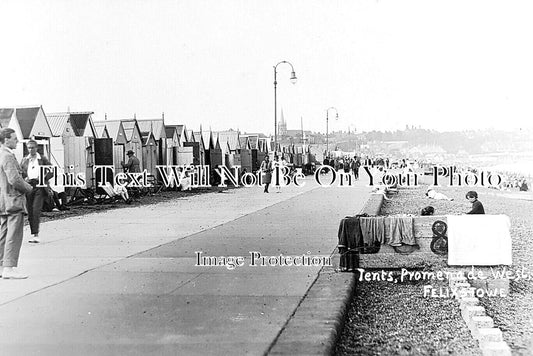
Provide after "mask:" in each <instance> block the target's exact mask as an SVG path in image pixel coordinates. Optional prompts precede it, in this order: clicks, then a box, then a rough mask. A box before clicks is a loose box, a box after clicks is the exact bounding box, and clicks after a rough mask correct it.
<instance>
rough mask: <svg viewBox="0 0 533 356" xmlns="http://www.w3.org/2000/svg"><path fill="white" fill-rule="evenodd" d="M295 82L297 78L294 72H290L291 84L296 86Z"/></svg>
mask: <svg viewBox="0 0 533 356" xmlns="http://www.w3.org/2000/svg"><path fill="white" fill-rule="evenodd" d="M297 80H298V78H296V72H294V71H292V72H291V83H292V84H296V81H297Z"/></svg>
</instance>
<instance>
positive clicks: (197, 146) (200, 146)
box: [180, 132, 206, 166]
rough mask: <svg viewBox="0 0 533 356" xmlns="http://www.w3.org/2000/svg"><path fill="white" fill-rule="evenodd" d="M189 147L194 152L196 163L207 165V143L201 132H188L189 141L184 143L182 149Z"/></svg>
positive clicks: (193, 157)
mask: <svg viewBox="0 0 533 356" xmlns="http://www.w3.org/2000/svg"><path fill="white" fill-rule="evenodd" d="M185 148H187V149H189V150H191V153H192V159H193V163H192V164H194V165H201V166H203V165H205V164H206V163H205V144H204V139H203V137H202V135H201V134H200V132H194V133H192V134H188V141H187V142H184V143H183V147H180V149H185Z"/></svg>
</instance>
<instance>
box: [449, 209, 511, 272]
mask: <svg viewBox="0 0 533 356" xmlns="http://www.w3.org/2000/svg"><path fill="white" fill-rule="evenodd" d="M447 223H448V233H447V235H448V265H450V266H494V265H511V264H512V258H513V256H512V255H513V254H512V242H511V234H510V232H509V228H510V227H511V222H510V219H509V217H508V216H507V215H484V214H483V215H481V214H480V215H458V216H457V215H449V216H447Z"/></svg>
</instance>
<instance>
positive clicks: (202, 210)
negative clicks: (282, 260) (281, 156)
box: [0, 178, 369, 356]
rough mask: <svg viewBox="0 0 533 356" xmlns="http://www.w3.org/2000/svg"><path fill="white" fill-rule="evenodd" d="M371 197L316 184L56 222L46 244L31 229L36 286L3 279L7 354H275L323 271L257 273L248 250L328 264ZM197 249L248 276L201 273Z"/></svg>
mask: <svg viewBox="0 0 533 356" xmlns="http://www.w3.org/2000/svg"><path fill="white" fill-rule="evenodd" d="M368 193H369V188H367V187H365V186H364V184H363V183H361V182H357V183H356V186H354V187H350V188H338V187H330V188H324V187H318V186H317V185H316V183H315V182H314V180H313V179H311V178H307V179H306V186H305V187H301V188H299V187H295V186H294V185H292V186H289V187H284V188H283V189H282V192H281V193H279V194H276V193H275V189H274V188H272V189H271V193H270V194H264V193H262V189H261V188H259V187H254V188H240V189H232V190H228V191H225V192H223V193H209V194H203V195H195V196H191V197H187V198H183V199H176V200H173V201H169V202H163V203H159V204H154V205H148V206H140V207H131V208H123V209H117V210H111V211H107V212H102V213H95V214H90V215H85V216H80V217H75V218H68V219H64V220H58V221H51V222H46V223H44V224H42V227H41V235H42V240H43V241H44V243H41V244H38V245H32V244H28V243H27V239H28V236H29V231H27V230H25V241H24V245H23V247H22V253H21V258H20V265H19V267H20V270H21V271H22V272H25V273H28V274H29V275H30V278H29V279H27V280H1V279H0V354H1V355H4V354H5V355H12V356H16V355H59V354H62V355H224V354H231V355H262V354H265V353H266V352H267V351H268V350H269V348H270V346H271V345H272V343H273V342H274V341H275V340H276V337H277V335H278V334H279V333H280V331H281V330H282V329H283V327H284V325H285V324H286V323H287V322H288V320H289V319H290V318H291V315H292V314H293V313H294V311H295V310H296V308H297V306H298V304H299V302H300V301H301V300H302V298H303V297H304V296H305V294H306V292H307V290H308V289H309V287H310V286H311V285H312V283H313V281H314V280H315V279H316V277H317V274H318V271H319V270H320V267H313V266H269V265H266V266H250V262H251V260H250V251H257V252H258V253H260V254H261V255H262V256H276V257H279V255H280V254H282V255H284V256H302V255H306V256H322V257H327V256H329V255H330V254H331V252H332V251H333V250H334V248H335V246H336V240H337V228H338V223H339V221H340V219H341V218H343V217H344V216H346V215H354V214H355V213H357V212H358V211H359V210H360V209H361V207H362V205H363V204H364V202H365V201H366V199H367V198H368V195H369V194H368ZM197 251H201V252H202V253H203V254H204V256H217V257H220V256H242V257H243V258H244V262H243V263H242V264H243V266H237V267H236V268H234V269H229V268H226V267H224V266H196V263H197V256H196V254H195V253H196V252H197ZM278 259H279V258H278ZM272 262H274V261H272Z"/></svg>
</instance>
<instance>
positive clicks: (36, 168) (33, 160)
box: [27, 152, 41, 179]
mask: <svg viewBox="0 0 533 356" xmlns="http://www.w3.org/2000/svg"><path fill="white" fill-rule="evenodd" d="M27 158H28V172H27V173H28V179H39V175H40V170H41V168H40V165H39V160H40V159H41V155H40V154H39V152H37V154H36V155H35V157H32V156H30V155H28V156H27Z"/></svg>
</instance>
